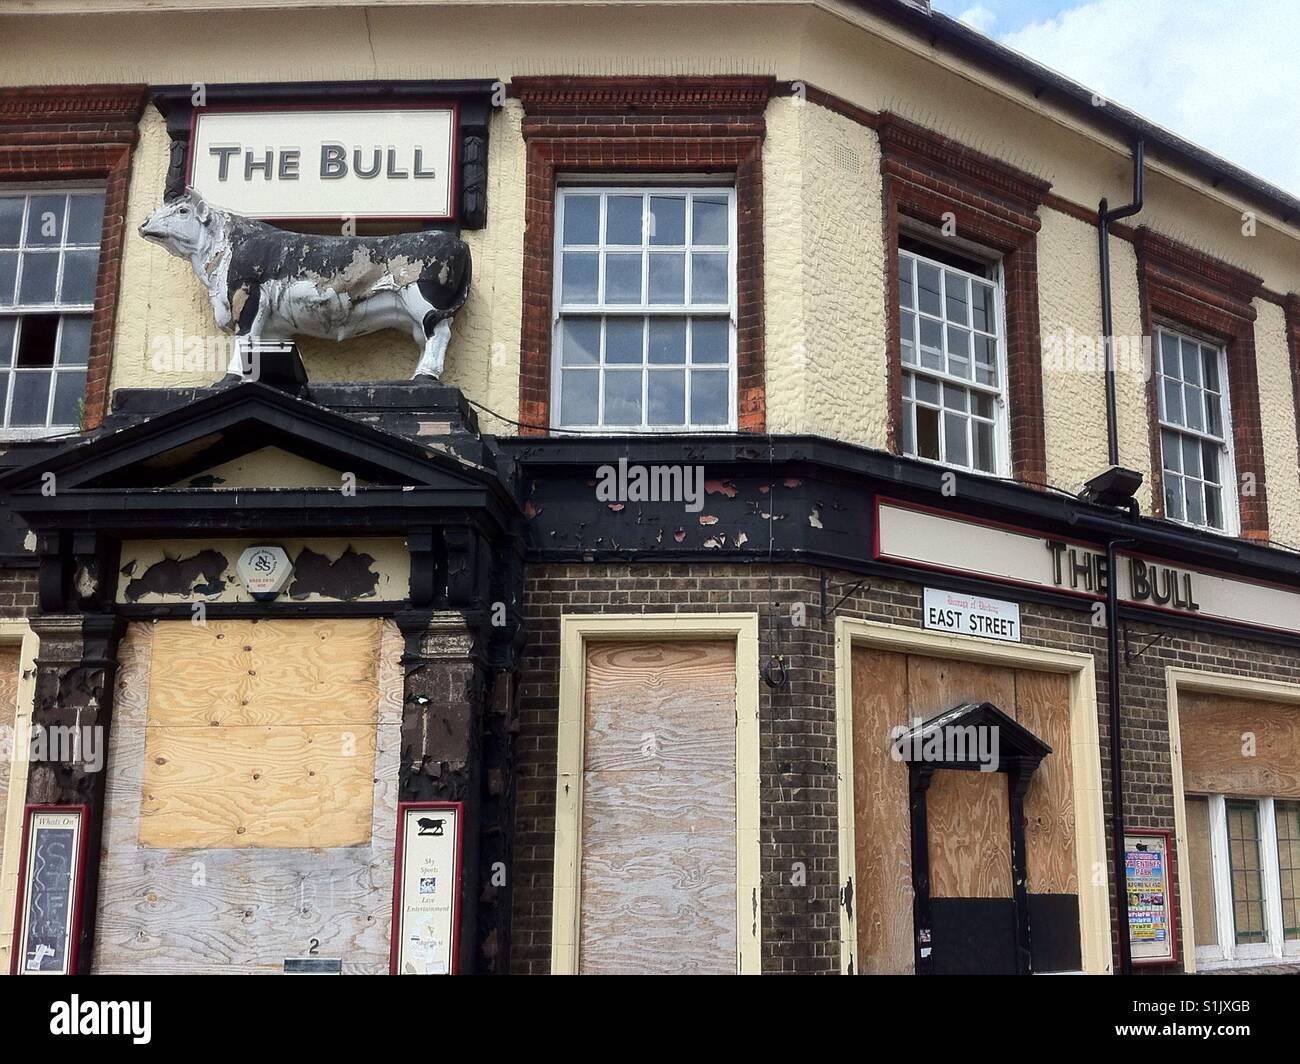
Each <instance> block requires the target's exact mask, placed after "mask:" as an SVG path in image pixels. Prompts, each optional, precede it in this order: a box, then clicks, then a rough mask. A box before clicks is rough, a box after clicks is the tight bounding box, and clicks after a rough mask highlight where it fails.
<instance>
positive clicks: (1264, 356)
mask: <svg viewBox="0 0 1300 1064" xmlns="http://www.w3.org/2000/svg"><path fill="white" fill-rule="evenodd" d="M1255 309H1256V311H1258V313H1259V317H1257V318H1256V319H1255V366H1256V368H1257V370H1258V373H1259V421H1260V424H1261V425H1262V426H1263V429H1264V473H1265V477H1266V482H1267V490H1268V525H1269V538H1270V539H1272V540H1273V541H1274V542H1277V543H1284V544H1286V545H1287V546H1291V547H1296V548H1298V549H1300V469H1297V455H1296V431H1295V425H1296V416H1297V412H1296V409H1295V393H1294V391H1293V390H1292V383H1291V353H1290V351H1289V349H1288V346H1287V339H1286V333H1287V329H1286V313H1285V312H1284V311H1283V309H1282V308H1281V307H1279V306H1278V305H1277V304H1276V303H1266V302H1264V301H1263V300H1259V299H1257V300H1255ZM1242 472H1243V470H1241V469H1238V470H1237V473H1238V475H1240V474H1241V473H1242Z"/></svg>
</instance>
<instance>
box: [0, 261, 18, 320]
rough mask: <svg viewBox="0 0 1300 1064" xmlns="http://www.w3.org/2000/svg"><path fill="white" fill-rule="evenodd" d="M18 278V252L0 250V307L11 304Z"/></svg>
mask: <svg viewBox="0 0 1300 1064" xmlns="http://www.w3.org/2000/svg"><path fill="white" fill-rule="evenodd" d="M17 280H18V252H16V251H0V307H7V306H11V305H12V304H13V301H14V284H15V283H16V282H17Z"/></svg>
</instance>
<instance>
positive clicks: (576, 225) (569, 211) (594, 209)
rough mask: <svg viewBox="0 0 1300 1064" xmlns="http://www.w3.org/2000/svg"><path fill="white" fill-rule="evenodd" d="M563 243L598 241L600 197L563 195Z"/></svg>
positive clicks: (595, 242) (591, 242)
mask: <svg viewBox="0 0 1300 1064" xmlns="http://www.w3.org/2000/svg"><path fill="white" fill-rule="evenodd" d="M564 243H565V244H598V243H600V197H599V196H574V195H566V196H565V197H564Z"/></svg>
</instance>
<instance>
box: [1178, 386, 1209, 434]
mask: <svg viewBox="0 0 1300 1064" xmlns="http://www.w3.org/2000/svg"><path fill="white" fill-rule="evenodd" d="M1183 389H1184V392H1183V394H1184V397H1185V398H1184V403H1183V414H1184V416H1185V417H1186V418H1187V420H1186V422H1185V424H1186V425H1187V427H1188V428H1189V429H1196V430H1197V431H1198V432H1203V431H1204V430H1205V410H1204V403H1205V400H1204V398H1203V397H1202V395H1201V390H1200V389H1199V388H1197V387H1195V386H1194V385H1191V384H1185V385H1183Z"/></svg>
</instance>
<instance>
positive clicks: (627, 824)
mask: <svg viewBox="0 0 1300 1064" xmlns="http://www.w3.org/2000/svg"><path fill="white" fill-rule="evenodd" d="M735 669H736V667H735V651H734V648H733V647H732V646H730V645H728V644H723V643H685V642H654V643H651V642H636V643H605V644H591V645H589V646H588V648H587V661H586V691H585V706H584V752H583V775H582V781H583V782H582V787H583V792H582V870H581V916H580V926H579V936H580V937H579V971H581V972H584V973H611V972H624V973H669V972H694V973H729V972H734V971H735V970H736V671H735Z"/></svg>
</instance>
